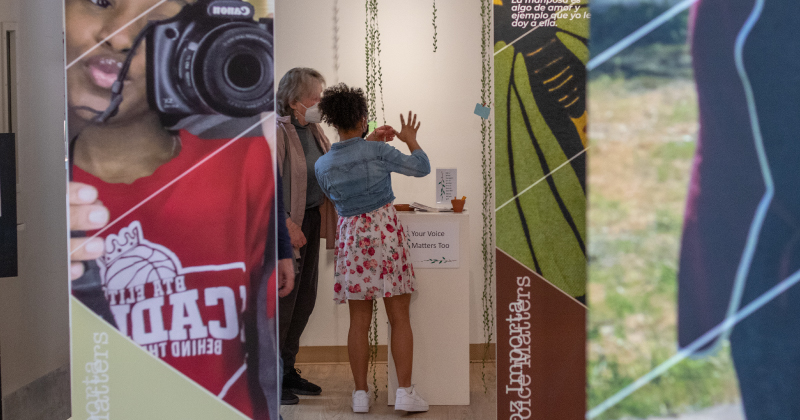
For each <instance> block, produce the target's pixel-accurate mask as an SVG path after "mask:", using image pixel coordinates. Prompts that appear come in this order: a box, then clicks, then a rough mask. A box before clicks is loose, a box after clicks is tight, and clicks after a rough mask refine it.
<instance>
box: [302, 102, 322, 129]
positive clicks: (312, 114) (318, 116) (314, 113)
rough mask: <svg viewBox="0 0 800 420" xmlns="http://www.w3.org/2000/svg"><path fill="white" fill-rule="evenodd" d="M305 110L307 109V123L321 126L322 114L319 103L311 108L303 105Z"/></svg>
mask: <svg viewBox="0 0 800 420" xmlns="http://www.w3.org/2000/svg"><path fill="white" fill-rule="evenodd" d="M298 104H300V105H303V103H302V102H298ZM303 108H305V109H306V115H305V119H306V122H307V123H312V124H319V123H321V122H322V113H320V112H319V103H316V104H314V105H312V106H311V107H307V106H305V105H303Z"/></svg>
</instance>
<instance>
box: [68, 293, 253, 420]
mask: <svg viewBox="0 0 800 420" xmlns="http://www.w3.org/2000/svg"><path fill="white" fill-rule="evenodd" d="M70 303H71V305H70V311H71V315H72V336H71V341H72V418H73V419H75V420H79V419H87V420H109V419H113V420H142V419H149V420H162V419H163V420H166V419H169V420H197V419H214V420H241V419H247V418H248V417H247V416H245V415H244V414H242V413H241V412H239V411H238V410H236V409H234V408H233V407H231V406H230V405H228V404H227V403H225V402H224V401H222V400H220V399H219V398H217V397H216V396H215V395H213V394H211V393H210V392H208V391H207V390H206V389H204V388H202V387H201V386H199V385H197V384H196V383H194V382H193V381H192V380H190V379H188V378H187V377H186V376H184V375H183V374H181V373H180V372H178V371H177V370H175V369H173V368H172V367H171V366H169V365H167V364H166V363H164V362H162V361H161V360H159V359H157V358H155V357H153V356H152V355H150V353H148V352H147V351H145V350H144V349H142V348H141V347H139V346H138V345H136V344H135V343H134V342H133V341H131V340H130V339H129V338H128V337H125V336H123V335H122V334H120V333H119V331H118V330H116V329H115V328H113V327H111V326H110V325H108V323H106V322H105V321H103V320H102V319H101V318H100V317H98V316H97V315H95V314H94V313H93V312H91V311H90V310H89V309H87V308H86V306H84V305H83V304H82V303H80V302H79V301H78V300H77V299H75V298H74V297H70Z"/></svg>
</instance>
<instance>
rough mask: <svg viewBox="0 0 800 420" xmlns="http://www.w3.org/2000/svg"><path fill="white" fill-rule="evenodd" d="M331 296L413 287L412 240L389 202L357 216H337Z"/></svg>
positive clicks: (361, 296) (386, 293) (367, 295)
mask: <svg viewBox="0 0 800 420" xmlns="http://www.w3.org/2000/svg"><path fill="white" fill-rule="evenodd" d="M336 243H337V246H336V247H335V248H334V251H333V255H334V258H335V268H334V279H335V281H336V282H335V283H334V285H333V293H334V300H335V301H336V302H338V303H345V302H347V300H349V299H352V300H372V299H375V298H378V297H391V296H395V295H402V294H406V293H411V292H413V291H414V283H415V282H414V267H413V266H412V265H411V262H410V261H409V259H410V255H409V250H410V249H411V244H410V241H409V239H408V236H406V234H405V231H404V229H403V225H401V224H400V222H399V221H398V220H397V213H396V212H395V210H394V206H393V205H392V203H389V204H387V205H385V206H383V207H381V208H379V209H377V210H374V211H371V212H369V213H364V214H361V215H358V216H351V217H339V223H338V226H337V228H336Z"/></svg>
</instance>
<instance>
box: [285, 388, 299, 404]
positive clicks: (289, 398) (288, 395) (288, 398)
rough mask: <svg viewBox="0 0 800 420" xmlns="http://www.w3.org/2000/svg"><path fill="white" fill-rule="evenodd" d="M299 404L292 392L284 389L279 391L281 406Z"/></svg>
mask: <svg viewBox="0 0 800 420" xmlns="http://www.w3.org/2000/svg"><path fill="white" fill-rule="evenodd" d="M299 402H300V398H297V395H294V392H292V391H291V390H289V389H286V388H283V389H282V390H281V405H295V404H297V403H299Z"/></svg>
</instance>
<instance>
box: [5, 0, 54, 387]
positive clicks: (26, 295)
mask: <svg viewBox="0 0 800 420" xmlns="http://www.w3.org/2000/svg"><path fill="white" fill-rule="evenodd" d="M0 13H2V14H0V20H3V21H16V22H18V26H17V27H18V33H17V40H18V44H17V53H18V59H19V62H18V71H17V74H18V75H19V76H18V77H19V80H18V89H19V90H18V93H19V98H20V100H19V101H20V103H19V125H20V126H19V130H18V136H19V149H20V150H19V151H18V154H19V164H20V184H21V185H20V186H21V188H20V189H21V191H22V193H21V194H20V200H21V206H20V210H21V215H20V216H21V217H22V218H23V219H24V221H25V224H26V227H25V230H24V231H22V232H19V277H18V278H12V279H0V319H2V322H0V359H1V361H2V365H1V366H2V372H1V373H0V376H2V385H1V386H2V391H3V395H8V394H10V393H12V392H14V391H16V390H17V389H19V388H20V387H21V386H23V385H26V384H28V383H30V382H32V381H33V380H35V379H37V378H39V377H41V376H43V375H45V374H47V373H48V372H51V371H53V370H55V369H57V368H59V367H61V366H64V365H65V364H67V363H68V362H69V329H68V321H69V314H68V311H67V303H68V300H67V299H68V292H67V281H68V275H67V225H66V204H65V203H66V198H65V195H66V194H65V191H66V166H65V162H64V156H65V147H64V45H63V36H62V28H63V17H62V6H61V2H60V1H56V2H54V1H52V0H19V1H17V0H2V1H0ZM17 13H18V14H17Z"/></svg>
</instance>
